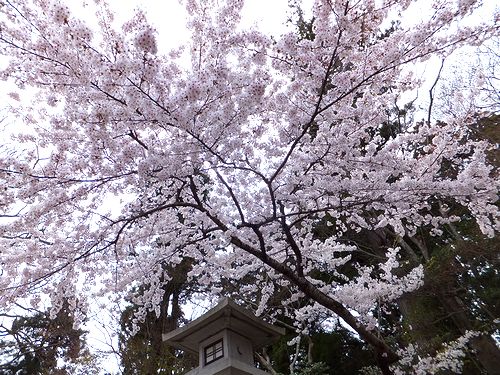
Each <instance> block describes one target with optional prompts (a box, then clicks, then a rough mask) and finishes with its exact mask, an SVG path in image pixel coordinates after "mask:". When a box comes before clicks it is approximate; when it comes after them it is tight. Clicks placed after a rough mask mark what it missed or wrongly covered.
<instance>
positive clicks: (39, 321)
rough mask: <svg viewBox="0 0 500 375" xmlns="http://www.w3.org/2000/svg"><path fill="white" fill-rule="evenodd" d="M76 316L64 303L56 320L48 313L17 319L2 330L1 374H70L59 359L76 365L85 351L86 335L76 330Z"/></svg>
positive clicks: (2, 327) (0, 343) (0, 349)
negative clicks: (59, 365) (74, 318)
mask: <svg viewBox="0 0 500 375" xmlns="http://www.w3.org/2000/svg"><path fill="white" fill-rule="evenodd" d="M73 323H74V320H73V316H72V314H71V312H70V310H69V308H68V306H67V304H64V306H63V308H62V309H61V310H60V311H59V313H58V314H57V316H56V317H55V319H50V317H49V314H48V313H47V312H36V313H35V314H33V315H28V316H18V317H15V318H14V320H13V321H12V324H11V326H10V328H8V324H5V325H2V326H1V327H0V334H1V336H2V340H1V341H0V374H1V375H10V374H16V375H38V374H40V375H45V374H60V375H65V374H69V373H68V372H67V370H66V369H65V368H64V366H63V367H58V363H57V362H58V360H64V361H66V362H75V361H77V360H78V359H79V357H80V356H81V355H86V354H88V353H87V352H86V350H85V349H84V336H85V332H84V331H82V330H81V329H74V328H73Z"/></svg>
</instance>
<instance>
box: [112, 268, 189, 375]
mask: <svg viewBox="0 0 500 375" xmlns="http://www.w3.org/2000/svg"><path fill="white" fill-rule="evenodd" d="M167 269H168V274H169V275H170V276H171V280H169V281H168V282H167V283H166V284H165V286H164V287H163V288H164V291H165V294H164V296H163V300H162V302H161V305H160V315H159V316H156V314H155V313H154V312H148V313H147V315H146V318H145V319H144V321H143V322H141V323H139V332H137V333H136V334H135V335H132V334H131V332H132V321H133V317H134V313H135V312H136V310H137V309H138V306H137V305H134V304H131V305H130V306H129V307H127V308H126V309H125V310H124V311H123V312H122V315H121V318H120V325H121V333H120V336H119V342H120V356H121V362H122V363H121V364H122V366H123V372H122V373H123V375H147V374H160V375H161V374H163V375H167V374H168V375H182V374H184V373H185V372H187V371H188V370H189V369H191V368H192V367H195V366H196V365H197V359H196V358H195V357H194V356H193V355H189V354H186V353H183V352H181V351H178V350H175V349H173V348H172V347H169V346H168V345H166V344H165V343H163V341H162V333H166V332H169V331H172V330H174V329H175V328H177V327H179V325H180V324H181V323H182V322H184V316H183V312H182V309H181V304H182V302H183V301H184V300H185V299H186V298H188V296H189V293H191V292H193V290H192V289H191V285H190V283H189V282H188V281H187V273H188V272H189V270H190V269H191V259H188V258H186V259H185V260H184V261H183V262H181V264H179V265H178V266H176V267H175V268H172V267H167ZM143 289H144V287H142V288H140V289H139V290H137V293H139V294H140V293H142V292H143Z"/></svg>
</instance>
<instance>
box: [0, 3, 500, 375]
mask: <svg viewBox="0 0 500 375" xmlns="http://www.w3.org/2000/svg"><path fill="white" fill-rule="evenodd" d="M412 3H413V2H412V1H409V0H384V1H373V0H362V1H348V0H316V1H315V2H314V5H313V9H312V14H313V17H314V23H313V28H312V32H313V37H312V38H305V39H302V38H298V36H297V34H296V33H295V32H292V31H291V32H289V33H285V34H284V35H282V36H281V37H280V38H273V37H270V36H269V35H265V34H263V33H261V32H259V31H258V30H256V29H251V28H250V29H244V28H242V27H240V26H239V22H240V18H241V10H242V7H243V1H229V0H228V1H226V2H221V1H215V0H209V1H207V0H203V1H201V0H200V1H197V0H186V1H185V5H186V9H187V11H188V14H189V20H188V21H187V24H188V28H189V30H190V32H191V39H190V43H189V45H186V46H184V47H183V48H179V49H176V50H172V51H161V50H160V49H159V47H158V46H159V43H158V37H159V36H158V35H157V32H156V31H155V29H154V27H153V26H152V25H151V24H149V23H148V21H147V19H146V17H145V15H144V14H143V13H141V12H140V11H138V12H137V13H136V14H135V15H134V17H133V18H132V19H131V20H130V21H128V22H126V23H124V24H123V25H122V26H121V28H119V27H118V26H116V24H115V23H114V22H113V14H112V11H111V10H110V9H109V8H108V7H107V6H106V4H103V3H102V1H96V9H97V17H96V20H97V22H98V25H94V24H91V23H89V22H87V21H85V20H82V19H80V18H79V17H78V14H75V13H73V12H71V11H70V9H69V8H67V7H66V6H65V5H64V4H63V3H62V2H58V1H51V0H17V1H16V0H4V1H2V2H0V9H1V21H0V48H1V51H2V54H3V55H5V56H7V57H8V60H9V62H8V66H7V67H5V68H4V69H3V71H2V78H3V79H4V80H6V81H8V82H11V83H15V84H16V85H17V87H18V90H17V91H15V92H13V93H12V94H11V97H12V98H14V99H20V100H21V104H19V106H17V107H16V108H15V109H12V113H14V112H15V113H16V114H17V119H16V121H17V124H22V126H21V125H19V127H18V128H17V129H16V130H15V131H12V132H13V133H14V135H13V138H12V139H13V140H14V143H12V142H10V143H9V142H6V143H5V145H4V147H3V148H2V155H1V159H0V178H1V180H2V187H3V188H2V191H1V193H0V194H1V198H0V207H1V211H0V218H1V222H0V223H1V224H0V225H1V226H0V236H1V243H2V250H1V252H0V261H1V270H2V273H1V278H0V290H1V291H2V292H1V294H0V303H1V304H2V305H3V306H8V305H9V304H10V303H11V302H13V301H15V300H17V299H19V298H28V299H29V300H30V301H31V303H32V304H33V305H37V304H38V303H39V296H40V294H47V295H49V296H50V297H51V300H52V303H53V314H56V313H57V310H58V309H60V308H61V307H62V301H69V303H70V306H71V307H72V308H73V309H75V314H76V317H78V314H77V312H78V311H85V310H86V309H87V307H88V306H87V305H86V304H85V296H90V295H96V294H97V295H109V296H112V298H120V297H121V296H123V294H124V293H126V292H127V291H129V290H130V286H131V285H138V284H140V285H148V286H149V288H148V289H147V290H146V291H145V293H143V295H142V296H141V299H140V301H137V303H140V305H141V306H142V309H139V311H138V313H137V316H136V319H137V321H139V320H140V319H141V318H142V317H144V316H145V315H146V313H147V312H148V311H157V313H159V310H158V309H159V307H158V306H159V305H160V301H161V300H162V291H163V288H162V285H163V284H164V283H166V282H167V281H168V278H169V275H168V274H165V269H166V268H165V267H163V265H164V264H170V265H176V264H179V263H180V262H182V260H183V259H185V258H186V257H189V258H192V259H193V269H192V270H191V271H190V273H189V277H190V279H192V280H195V281H196V282H197V283H198V284H199V285H200V286H203V287H205V288H206V290H208V291H210V290H211V291H212V292H218V289H217V287H216V285H217V282H218V281H220V280H221V279H222V278H224V279H232V280H240V279H243V278H244V277H245V276H246V275H249V274H255V273H259V274H262V272H263V271H264V273H265V275H266V277H262V278H260V279H258V282H257V284H255V285H247V286H245V287H244V290H242V293H243V292H245V290H246V291H248V292H251V291H252V290H256V289H260V290H261V291H262V294H263V297H262V299H261V300H260V301H258V303H259V306H260V307H259V308H258V310H257V312H262V311H263V309H264V308H265V306H266V301H267V297H266V296H270V295H271V294H272V293H273V288H274V285H276V284H278V285H281V286H285V287H288V288H290V289H291V290H293V291H294V292H295V293H294V294H293V297H292V299H299V298H308V299H310V300H311V301H312V302H311V303H310V304H307V305H306V306H305V307H304V308H302V309H299V310H295V311H293V310H291V309H288V308H287V306H288V304H289V303H290V302H293V301H291V300H284V301H282V303H283V307H282V310H283V311H288V313H290V314H292V315H293V316H294V318H295V319H296V320H297V321H298V322H302V323H303V326H301V327H303V328H304V329H305V328H306V327H307V322H308V321H313V320H314V319H316V317H317V316H319V315H321V314H325V313H327V314H330V315H332V316H337V317H338V318H341V319H342V320H343V321H344V322H345V323H346V324H348V325H349V326H351V327H352V329H354V330H355V331H356V332H357V333H358V334H359V336H360V337H361V338H362V339H363V340H365V341H366V342H367V343H369V344H370V345H371V346H372V347H373V350H374V352H375V353H376V354H377V357H378V361H379V365H380V368H381V370H382V371H383V373H384V374H389V373H392V372H391V369H390V368H389V365H390V364H392V363H394V362H395V361H397V360H398V358H399V356H398V354H397V351H396V348H391V347H390V346H389V345H388V344H387V343H386V341H385V340H384V338H383V337H382V336H381V335H380V333H379V332H378V331H377V322H376V320H375V319H374V318H373V314H372V313H371V312H372V309H373V306H375V305H376V304H380V303H382V304H388V303H390V302H391V301H394V300H395V299H397V298H398V297H400V296H401V295H402V294H403V293H405V292H407V291H411V290H414V289H415V288H418V286H419V285H420V284H421V282H422V279H421V278H422V267H421V266H418V267H416V268H414V269H411V270H409V271H407V272H406V273H404V274H402V273H401V272H396V270H399V269H400V264H399V263H400V262H399V248H391V249H388V250H387V253H386V255H385V257H384V259H383V260H381V261H380V263H379V264H378V265H374V266H370V267H368V266H359V267H358V269H357V275H355V276H352V275H349V276H348V275H345V274H343V273H342V272H341V271H340V268H341V266H342V265H344V264H346V262H348V261H349V259H350V256H351V254H352V253H353V252H355V251H356V250H357V249H356V246H355V245H354V244H350V243H345V242H342V241H340V240H339V238H340V237H341V236H342V234H343V233H344V232H346V231H348V230H355V231H356V230H358V231H359V230H362V229H369V230H372V229H376V228H390V229H391V231H394V232H395V233H396V234H398V235H400V236H404V235H405V234H408V233H410V234H411V233H414V232H415V231H416V230H417V229H418V228H420V227H422V226H427V225H432V226H433V228H434V231H435V232H436V233H439V230H440V227H441V226H443V225H445V224H447V223H450V222H453V221H456V220H459V218H458V217H454V216H451V217H450V216H448V215H446V214H445V213H439V212H438V213H436V212H435V210H432V209H431V205H430V203H429V202H430V199H442V200H446V201H448V200H452V201H453V202H456V204H460V205H462V206H464V207H466V208H467V209H468V210H469V211H470V213H471V214H472V215H473V216H474V217H475V220H476V221H477V224H478V225H479V227H480V228H481V230H482V231H483V233H485V234H487V235H488V236H493V235H494V233H495V231H496V230H498V229H499V225H500V224H499V216H498V209H497V206H496V205H495V202H496V200H497V193H498V186H499V183H498V180H496V179H495V178H494V172H493V170H492V167H491V166H488V165H487V163H486V162H485V158H486V156H485V155H486V151H487V149H488V147H489V145H488V144H487V143H486V142H484V141H473V140H471V139H470V138H468V137H467V132H468V125H469V124H470V123H471V122H472V121H473V118H474V116H473V113H472V112H471V111H473V109H474V108H473V107H471V106H469V108H471V110H470V111H469V112H463V113H462V112H461V113H460V116H455V117H450V118H442V119H440V121H438V122H434V121H432V118H431V116H429V118H428V121H423V122H420V123H419V124H417V123H413V124H410V126H408V127H407V128H405V129H401V132H400V133H398V134H396V135H394V137H391V138H390V139H388V140H387V139H383V138H382V137H381V136H380V134H379V130H380V128H381V126H382V124H383V122H384V121H385V119H386V113H387V109H388V108H392V107H393V106H394V103H396V102H398V101H399V100H401V98H402V97H403V96H404V95H405V93H408V92H412V91H416V90H418V89H419V88H420V87H422V85H423V82H422V81H421V80H419V79H418V77H415V76H414V75H413V74H412V67H414V66H415V64H418V63H421V62H422V61H425V60H429V59H431V58H439V59H446V57H447V56H449V55H450V54H451V53H453V51H455V50H456V49H457V48H460V47H461V46H464V45H473V46H477V45H480V44H482V43H483V42H484V41H485V40H488V39H489V38H490V37H491V36H492V35H494V34H495V33H497V32H498V26H497V25H496V23H495V22H494V20H492V21H491V22H488V21H485V23H482V24H480V25H477V26H465V23H462V22H461V21H462V20H463V19H464V18H466V17H468V16H469V15H470V14H472V13H473V12H474V10H475V9H476V8H477V7H478V2H477V1H475V0H457V1H439V0H436V1H432V2H429V7H430V8H429V9H431V11H430V15H429V17H427V18H424V19H423V20H422V22H420V23H418V24H416V25H412V26H411V27H405V24H404V23H400V24H397V25H398V26H397V27H393V28H392V29H391V31H390V32H385V31H386V30H387V29H388V28H389V26H388V25H389V24H390V21H391V20H397V19H398V18H400V17H402V15H404V14H405V13H406V12H407V11H408V9H409V8H411V6H412ZM497 18H498V17H497ZM497 20H498V19H497ZM186 56H188V57H190V63H186V61H187V60H186ZM478 84H480V82H478ZM23 95H24V96H27V95H29V96H30V97H32V98H33V100H32V101H31V103H29V102H27V101H25V100H23ZM457 98H458V97H457ZM459 99H460V100H464V101H465V100H471V102H472V99H473V98H463V97H462V98H459ZM431 110H432V100H431V105H430V108H429V112H430V111H431ZM464 140H465V141H464ZM463 155H469V156H468V158H467V159H466V160H463V157H462V156H463ZM445 160H447V161H456V162H457V163H458V164H459V165H460V168H459V170H458V171H456V173H453V174H449V173H443V171H442V166H443V161H445ZM319 223H326V224H327V225H329V226H332V231H333V232H334V233H335V235H333V236H331V237H330V238H328V239H327V240H319V239H318V238H316V237H315V236H314V235H313V229H314V228H315V226H317V225H318V224H319ZM320 273H328V274H330V275H335V276H336V277H335V280H342V282H340V281H339V282H337V281H335V282H334V281H325V280H324V279H323V278H321V277H318V276H317V275H318V274H320ZM77 301H78V303H77Z"/></svg>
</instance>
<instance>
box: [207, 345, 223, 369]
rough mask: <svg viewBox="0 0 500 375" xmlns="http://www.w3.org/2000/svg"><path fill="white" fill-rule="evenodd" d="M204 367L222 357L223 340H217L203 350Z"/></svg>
mask: <svg viewBox="0 0 500 375" xmlns="http://www.w3.org/2000/svg"><path fill="white" fill-rule="evenodd" d="M204 355H205V365H209V364H210V363H212V362H215V361H217V360H218V359H220V358H222V357H224V343H223V340H222V339H220V340H217V341H215V342H214V343H212V344H210V345H207V346H206V347H205V349H204Z"/></svg>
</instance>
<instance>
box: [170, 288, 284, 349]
mask: <svg viewBox="0 0 500 375" xmlns="http://www.w3.org/2000/svg"><path fill="white" fill-rule="evenodd" d="M225 329H227V330H231V331H234V332H236V333H238V334H240V335H242V336H244V337H246V338H247V339H248V340H250V341H251V343H252V346H253V348H254V350H255V349H259V348H262V347H264V346H266V345H270V344H272V343H273V342H275V341H276V340H278V339H279V337H280V336H282V335H284V334H285V329H284V328H279V327H275V326H273V325H272V324H269V323H267V322H265V321H264V320H262V319H260V318H258V317H256V316H255V315H254V314H253V313H252V312H251V311H249V310H247V309H245V308H243V307H241V306H239V305H237V304H236V303H235V302H233V301H232V300H230V299H229V298H227V297H226V298H222V299H221V300H220V301H219V303H218V304H217V305H216V306H215V307H213V308H212V309H210V310H209V311H208V312H206V313H205V314H203V315H202V316H200V317H199V318H198V319H195V320H193V321H192V322H190V323H188V324H186V325H184V326H182V327H180V328H177V329H175V330H173V331H171V332H168V333H165V334H163V335H162V338H163V341H166V342H167V343H168V344H170V345H172V346H173V347H175V348H178V349H182V350H186V351H188V352H192V353H198V350H199V346H200V343H201V342H202V341H203V340H206V339H207V338H209V337H211V336H213V335H215V334H217V333H219V332H221V331H223V330H225Z"/></svg>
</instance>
